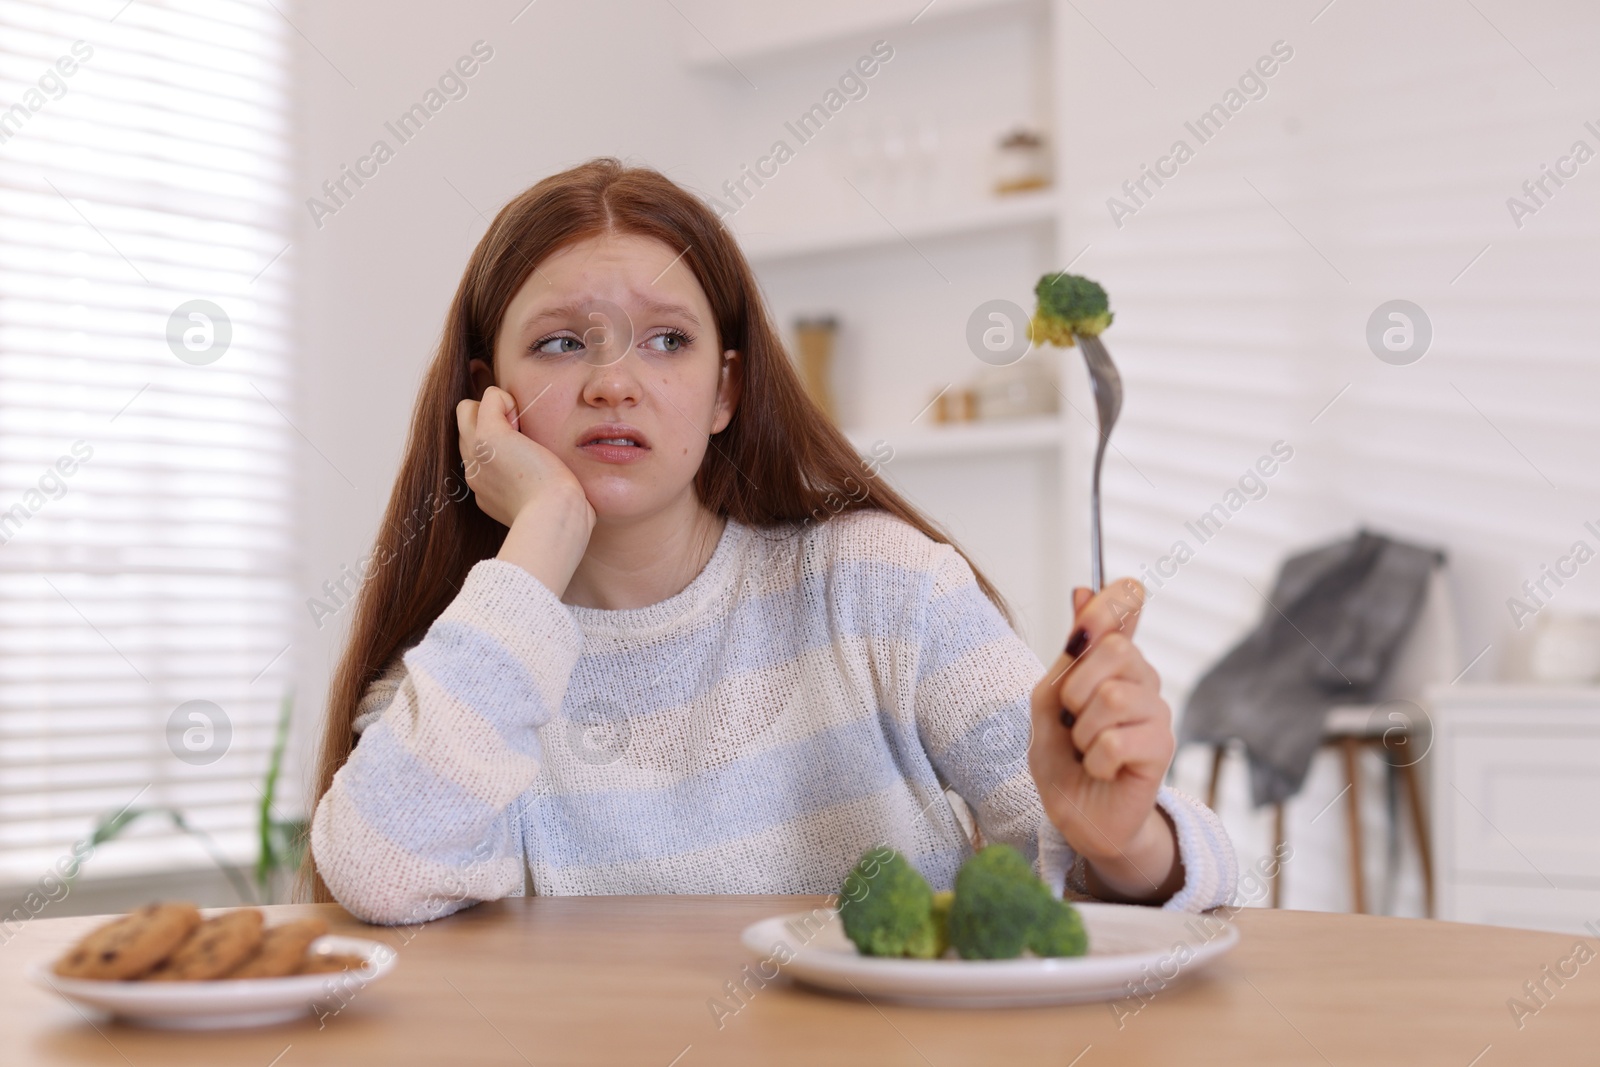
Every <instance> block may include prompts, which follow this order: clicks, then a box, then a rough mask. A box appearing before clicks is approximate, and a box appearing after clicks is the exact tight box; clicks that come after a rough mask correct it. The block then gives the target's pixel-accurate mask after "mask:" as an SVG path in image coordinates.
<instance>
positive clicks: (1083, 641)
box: [1067, 626, 1089, 659]
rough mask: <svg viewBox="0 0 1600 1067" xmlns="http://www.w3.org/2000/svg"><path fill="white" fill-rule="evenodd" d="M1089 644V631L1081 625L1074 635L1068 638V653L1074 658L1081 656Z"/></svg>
mask: <svg viewBox="0 0 1600 1067" xmlns="http://www.w3.org/2000/svg"><path fill="white" fill-rule="evenodd" d="M1088 645H1089V631H1088V630H1085V629H1084V628H1083V627H1081V626H1080V627H1078V628H1077V629H1076V630H1074V631H1073V632H1072V636H1071V637H1070V638H1068V639H1067V655H1069V656H1071V657H1072V658H1073V659H1077V658H1078V657H1079V656H1081V655H1083V650H1084V649H1085V648H1087V647H1088Z"/></svg>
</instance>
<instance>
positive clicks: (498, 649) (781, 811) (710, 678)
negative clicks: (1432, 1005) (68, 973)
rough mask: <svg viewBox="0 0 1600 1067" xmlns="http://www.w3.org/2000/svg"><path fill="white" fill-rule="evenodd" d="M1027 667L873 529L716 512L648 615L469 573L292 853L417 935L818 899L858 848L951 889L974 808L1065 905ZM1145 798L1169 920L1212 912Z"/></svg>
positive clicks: (1221, 892) (943, 578)
mask: <svg viewBox="0 0 1600 1067" xmlns="http://www.w3.org/2000/svg"><path fill="white" fill-rule="evenodd" d="M1043 673H1044V666H1043V665H1042V664H1041V663H1040V662H1039V660H1038V658H1037V657H1036V656H1035V655H1034V654H1033V653H1032V652H1031V651H1030V650H1029V649H1028V647H1027V646H1026V645H1024V644H1023V643H1022V641H1021V640H1020V639H1019V638H1018V637H1017V635H1016V634H1015V633H1014V632H1013V631H1012V630H1011V628H1010V627H1009V626H1008V625H1007V624H1006V622H1005V620H1004V618H1003V617H1002V616H1001V615H1000V613H999V612H998V611H997V610H996V609H995V607H994V605H993V604H991V603H990V602H989V600H988V599H987V598H986V597H984V595H983V593H982V592H981V590H980V589H979V588H978V585H977V582H976V581H975V579H974V577H973V574H972V569H971V568H970V567H969V566H968V565H967V563H966V561H965V560H963V559H962V558H961V556H960V555H958V554H957V553H956V552H955V551H954V550H953V549H951V548H950V547H949V546H948V545H942V544H939V543H937V542H935V541H933V540H931V539H929V538H928V537H926V536H924V535H923V534H922V533H921V532H919V531H918V530H916V529H915V528H914V527H912V526H910V525H908V524H906V523H903V522H901V521H900V520H898V519H895V518H893V517H892V516H889V515H886V514H884V513H881V512H855V513H847V514H845V515H842V516H839V517H836V518H833V519H830V520H829V521H827V522H823V523H820V524H805V525H804V526H802V527H800V528H799V529H798V530H795V529H787V530H776V529H767V528H757V527H750V526H745V525H742V524H740V523H738V522H735V521H733V520H729V521H728V523H727V525H726V528H725V530H724V532H723V534H722V537H721V539H720V540H719V541H718V543H717V547H716V549H715V551H714V552H713V554H712V556H711V559H710V561H709V562H708V563H707V564H706V566H705V568H704V569H703V570H702V571H701V573H700V574H699V575H698V576H697V577H696V578H695V579H694V580H693V581H692V582H690V583H689V585H688V586H686V587H685V588H684V589H683V590H682V591H681V592H679V593H677V594H676V595H674V596H671V597H668V598H667V599H666V600H663V601H661V602H659V603H657V604H652V605H650V606H649V607H644V608H634V609H626V610H615V611H612V610H600V609H594V608H583V607H574V606H570V605H567V604H563V603H562V602H561V601H560V600H559V599H557V598H556V596H555V595H554V594H552V593H551V592H550V590H549V589H548V588H546V587H545V586H544V585H542V584H541V583H540V582H539V581H538V580H537V579H535V578H534V577H533V576H532V575H530V574H528V573H527V572H526V571H524V570H523V569H522V568H520V567H518V566H516V565H514V564H511V563H506V562H503V561H501V560H494V559H489V560H484V561H483V562H481V563H479V564H477V565H476V566H474V567H473V569H472V571H471V572H470V574H469V575H468V577H467V580H466V581H465V583H463V585H462V588H461V592H460V594H459V595H458V596H457V597H456V599H455V600H454V601H453V602H452V603H451V604H450V606H449V607H448V608H447V609H446V610H445V611H444V612H443V614H441V615H440V616H439V618H438V620H437V621H435V622H434V623H433V625H432V626H431V627H430V629H429V630H428V632H427V634H426V636H425V637H424V638H423V640H422V641H421V642H420V643H418V644H417V645H416V646H415V647H413V648H411V649H410V650H408V651H407V652H406V653H405V654H404V655H403V656H402V657H401V658H400V659H399V660H397V661H396V663H395V664H394V665H393V667H392V668H391V669H390V670H389V671H387V672H386V673H385V675H384V676H383V677H382V678H380V679H379V680H378V681H377V682H376V683H374V685H373V686H372V688H371V690H370V691H369V692H368V694H367V695H366V698H365V699H364V700H363V702H362V704H361V707H360V708H359V709H358V717H357V719H356V729H357V731H358V734H359V738H358V743H357V745H356V747H355V750H354V751H353V752H352V753H351V756H350V759H349V761H348V762H347V763H346V764H345V765H344V767H343V768H341V769H340V771H339V772H338V774H337V775H335V776H334V780H333V786H332V788H331V789H330V790H329V791H328V793H327V795H326V796H324V797H323V798H322V800H321V802H320V803H319V804H318V805H317V809H316V813H315V817H314V820H313V824H312V831H311V846H312V850H313V854H314V856H315V858H316V862H317V867H318V870H319V871H320V872H321V874H322V877H323V879H324V880H325V881H326V882H327V885H328V887H329V889H331V890H332V892H333V894H334V895H335V896H336V897H337V898H338V900H339V901H340V902H341V903H342V904H344V906H345V907H346V908H348V909H349V910H350V911H351V912H353V913H354V914H355V915H357V916H359V917H361V918H363V919H366V920H367V921H370V922H377V923H415V922H420V921H424V920H428V919H435V918H438V917H440V916H443V915H447V914H449V913H451V912H453V911H456V910H458V909H460V908H462V907H465V906H467V905H469V904H472V903H474V902H477V901H482V900H494V899H497V898H500V897H505V896H509V895H514V894H519V893H542V894H601V893H833V892H837V890H838V888H839V885H840V883H841V882H842V881H843V878H844V875H845V873H846V872H847V871H848V870H849V869H850V867H851V866H852V865H853V864H854V862H855V861H856V859H857V858H859V857H860V855H861V853H862V852H863V851H865V850H867V849H869V848H872V847H873V846H875V845H879V844H887V845H889V846H891V847H893V848H896V849H898V850H900V851H901V852H903V853H905V855H906V856H907V858H908V859H909V860H910V861H911V862H912V863H913V864H914V865H915V866H916V867H917V868H918V869H920V870H921V871H922V873H923V874H924V875H925V876H926V877H927V878H928V881H929V882H930V884H932V885H933V887H934V888H935V889H948V888H950V887H951V886H952V885H953V884H954V880H955V874H956V870H957V868H958V867H959V866H960V865H961V862H962V861H963V860H964V859H965V858H966V857H967V856H969V855H971V853H972V844H971V841H970V839H969V837H968V834H967V831H966V830H965V829H964V823H965V821H966V820H964V819H963V818H962V817H961V815H960V814H958V812H961V811H970V813H971V818H972V819H975V822H976V826H977V829H978V831H979V833H980V834H981V836H982V838H983V840H985V841H988V842H996V841H1004V842H1008V843H1010V844H1012V845H1014V846H1016V847H1017V848H1018V849H1019V850H1021V851H1022V852H1023V854H1024V855H1026V856H1027V857H1028V858H1029V859H1030V861H1032V862H1033V863H1034V864H1035V869H1036V870H1037V871H1038V872H1039V873H1040V875H1041V876H1042V877H1044V878H1045V879H1046V880H1047V881H1048V882H1049V883H1050V884H1051V885H1052V886H1054V887H1055V888H1056V890H1057V891H1058V892H1061V891H1062V890H1063V886H1064V884H1065V882H1066V880H1067V876H1068V875H1069V874H1070V873H1071V871H1072V869H1073V868H1074V865H1075V864H1074V861H1075V859H1076V857H1075V855H1074V853H1073V851H1072V849H1071V847H1070V846H1068V845H1067V843H1066V842H1065V841H1064V840H1063V839H1062V837H1061V835H1060V833H1059V832H1057V830H1056V829H1055V827H1054V826H1053V825H1052V824H1051V823H1050V821H1049V819H1047V818H1046V817H1045V814H1044V809H1043V807H1042V806H1041V804H1040V802H1039V795H1038V793H1037V791H1036V789H1035V787H1034V783H1033V779H1032V777H1031V776H1030V775H1029V773H1028V763H1027V747H1028V738H1029V732H1030V727H1029V718H1030V716H1029V695H1030V692H1031V690H1032V688H1033V686H1034V685H1035V684H1036V683H1037V681H1038V679H1039V678H1040V677H1041V676H1042V675H1043ZM946 790H949V791H950V792H951V793H954V794H956V795H957V796H958V797H959V798H960V799H961V801H962V802H964V803H954V804H953V803H952V802H951V801H950V799H949V798H948V797H947V796H946V793H945V791H946ZM1157 804H1158V805H1160V807H1161V808H1162V809H1163V810H1165V811H1166V813H1167V814H1168V815H1169V816H1170V817H1171V819H1172V821H1173V823H1174V825H1175V826H1176V828H1177V835H1178V843H1179V853H1180V856H1181V858H1182V862H1183V867H1184V878H1185V880H1184V884H1183V887H1182V888H1181V889H1180V890H1179V892H1178V893H1177V895H1175V896H1174V897H1173V898H1172V899H1170V900H1169V901H1167V902H1166V904H1165V907H1167V908H1172V909H1185V910H1200V909H1204V908H1209V907H1213V906H1217V905H1221V904H1224V903H1227V902H1228V901H1229V900H1230V898H1231V897H1232V895H1233V892H1234V887H1235V882H1236V880H1237V874H1238V868H1237V862H1236V859H1235V856H1234V852H1233V848H1232V845H1231V844H1230V843H1229V841H1228V838H1227V835H1226V833H1225V832H1224V831H1223V829H1222V826H1221V823H1220V822H1219V821H1218V820H1217V818H1216V816H1215V815H1213V814H1212V812H1211V811H1210V810H1209V809H1208V808H1206V807H1205V806H1204V805H1202V804H1200V803H1199V802H1198V801H1196V800H1194V799H1191V798H1189V797H1188V796H1186V795H1184V794H1182V793H1179V792H1176V791H1175V790H1173V789H1171V788H1168V787H1163V788H1162V790H1161V793H1160V795H1159V796H1158V798H1157ZM1076 866H1077V868H1078V870H1079V873H1080V874H1081V866H1082V865H1081V864H1077V865H1076Z"/></svg>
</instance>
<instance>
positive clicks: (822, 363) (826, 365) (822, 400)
mask: <svg viewBox="0 0 1600 1067" xmlns="http://www.w3.org/2000/svg"><path fill="white" fill-rule="evenodd" d="M794 333H795V348H796V349H797V350H798V355H799V357H800V380H801V381H802V382H804V383H805V387H806V392H808V393H810V394H811V399H812V400H815V401H816V402H817V406H818V407H820V408H822V410H823V411H826V412H827V413H828V417H829V418H832V419H834V420H837V419H838V417H839V413H838V411H837V410H835V408H834V405H833V385H832V368H833V349H834V342H835V340H836V339H837V337H838V335H839V320H838V319H836V318H834V317H833V316H832V315H816V316H810V317H803V318H799V319H796V320H795V324H794Z"/></svg>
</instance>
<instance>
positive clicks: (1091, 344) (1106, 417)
mask: <svg viewBox="0 0 1600 1067" xmlns="http://www.w3.org/2000/svg"><path fill="white" fill-rule="evenodd" d="M1078 344H1079V345H1080V346H1082V348H1083V358H1084V361H1085V362H1087V363H1088V364H1089V383H1090V385H1091V386H1092V387H1093V389H1094V406H1095V409H1096V412H1097V414H1098V415H1099V417H1100V440H1099V441H1098V443H1096V445H1095V449H1094V481H1093V483H1092V485H1091V489H1090V493H1089V578H1090V582H1091V584H1092V585H1093V587H1094V591H1095V592H1096V593H1098V592H1099V591H1100V590H1101V588H1102V587H1103V586H1104V585H1105V573H1106V559H1105V549H1104V547H1103V546H1102V544H1101V539H1100V467H1101V465H1102V463H1104V461H1105V458H1106V442H1107V441H1109V440H1110V439H1111V427H1112V426H1114V425H1116V422H1117V416H1118V415H1119V414H1121V412H1122V375H1120V374H1118V373H1117V366H1116V364H1114V363H1112V362H1111V354H1110V353H1109V352H1107V351H1106V346H1105V345H1103V344H1101V343H1100V338H1098V337H1088V336H1085V335H1083V334H1079V335H1078Z"/></svg>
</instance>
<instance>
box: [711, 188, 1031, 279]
mask: <svg viewBox="0 0 1600 1067" xmlns="http://www.w3.org/2000/svg"><path fill="white" fill-rule="evenodd" d="M1058 206H1059V200H1058V198H1057V195H1056V191H1055V190H1054V189H1042V190H1040V191H1039V192H1036V193H1017V194H1015V195H1013V196H1006V197H996V198H994V199H993V200H988V201H983V202H980V203H976V204H972V205H968V206H963V207H960V208H954V209H950V210H946V211H941V212H939V213H938V214H929V215H924V216H922V217H920V218H919V217H911V218H906V219H891V220H890V222H885V221H884V220H883V219H882V218H881V217H879V216H877V215H873V216H872V217H871V218H869V219H864V220H862V221H860V222H859V223H855V224H852V225H849V226H838V225H836V226H831V227H829V226H816V227H813V228H811V229H809V230H806V231H804V232H798V233H788V234H773V233H753V234H750V235H748V236H745V235H741V236H740V238H739V243H740V245H741V246H743V248H744V252H745V255H746V257H748V258H749V260H750V262H751V263H753V264H756V265H760V264H762V263H772V262H776V261H779V260H785V259H794V258H797V257H800V256H815V255H828V254H831V253H836V252H851V251H855V250H858V249H863V248H878V247H885V246H889V245H896V244H904V243H905V241H908V240H909V241H911V242H912V243H915V242H916V241H918V240H919V239H922V240H931V239H936V238H940V237H959V236H961V235H963V234H969V233H982V232H983V231H985V230H996V229H1002V228H1005V227H1014V226H1030V225H1039V224H1041V223H1047V222H1054V221H1055V218H1056V212H1057V210H1058ZM891 222H892V223H893V225H891V224H890V223H891Z"/></svg>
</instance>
